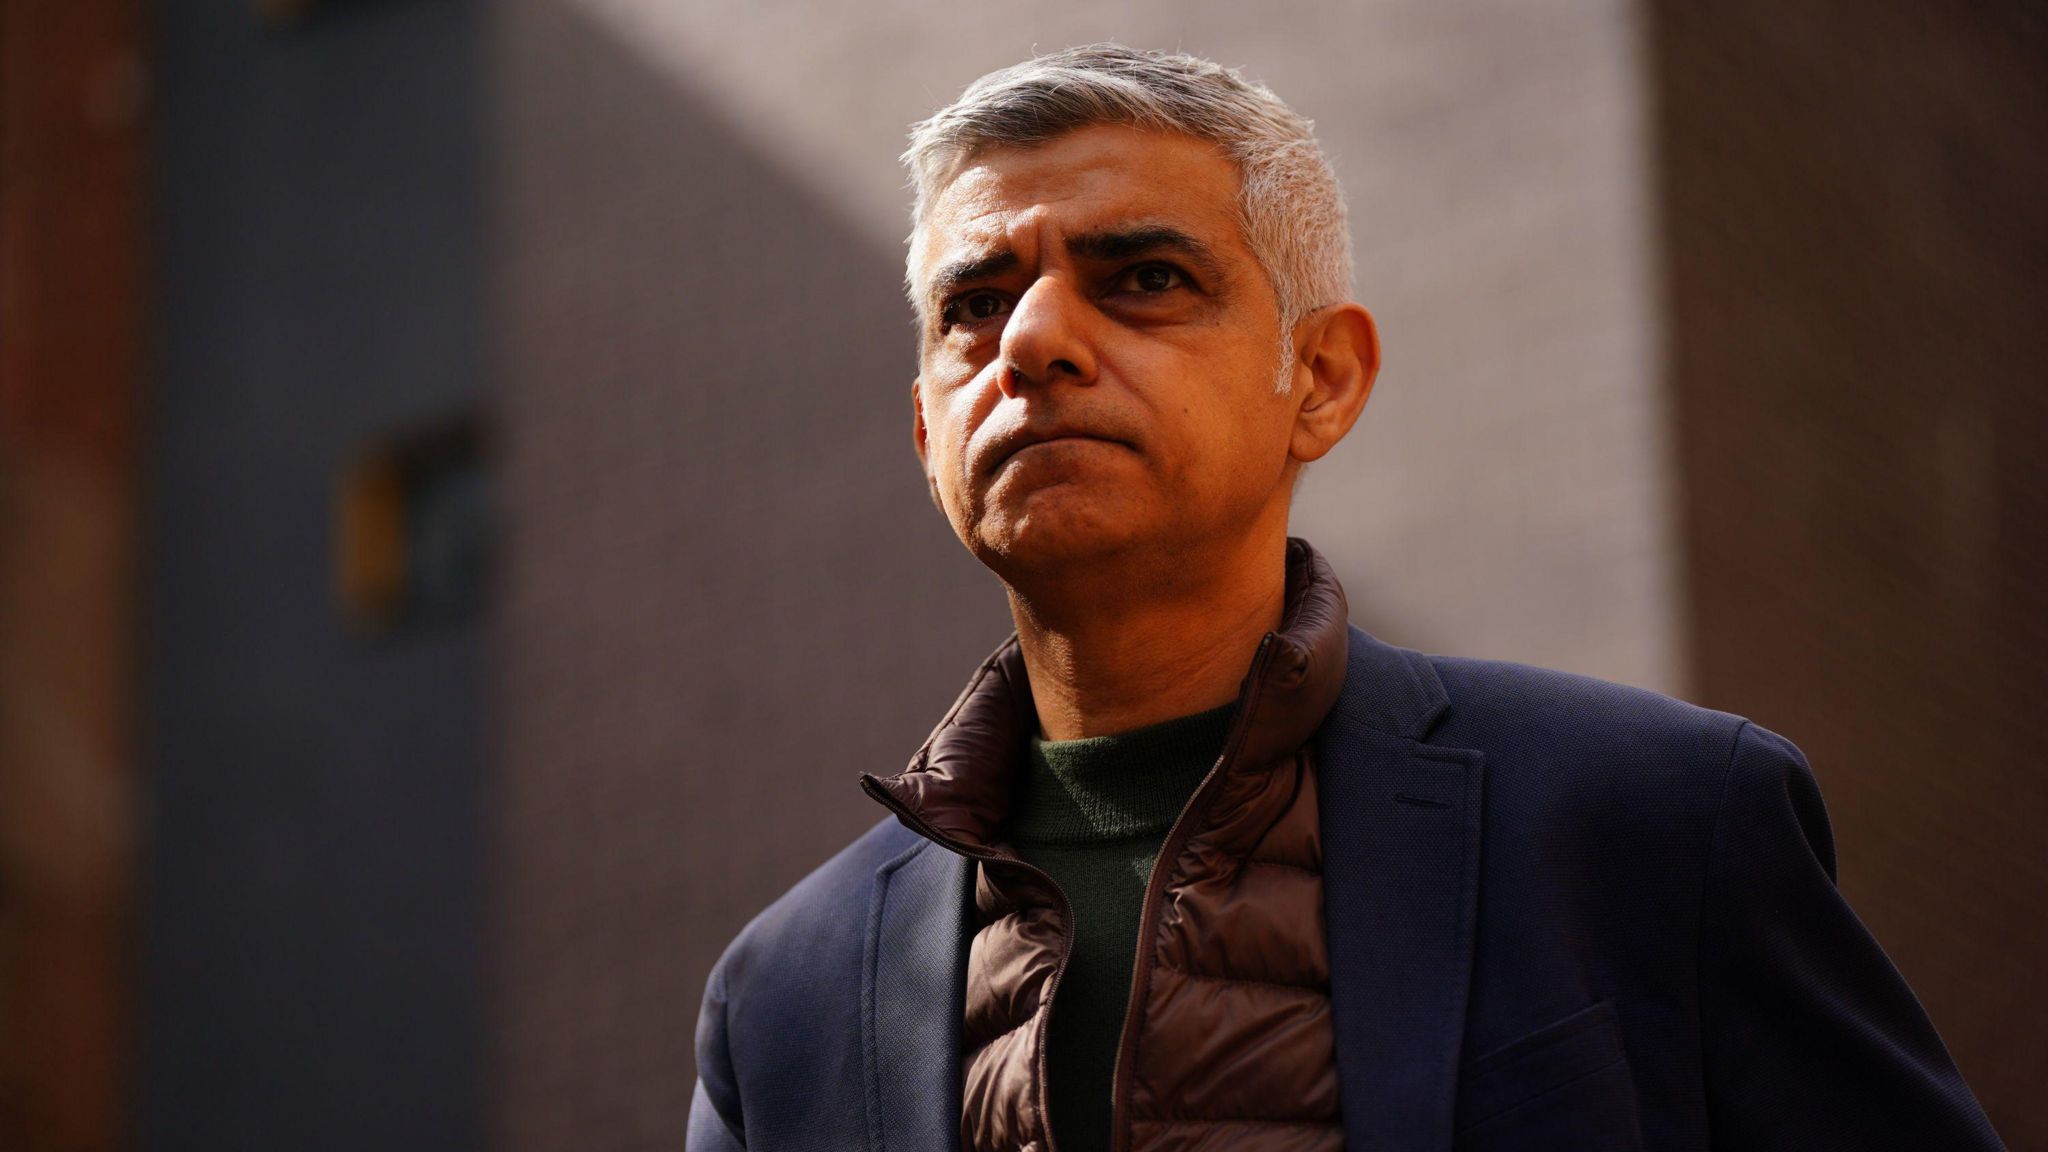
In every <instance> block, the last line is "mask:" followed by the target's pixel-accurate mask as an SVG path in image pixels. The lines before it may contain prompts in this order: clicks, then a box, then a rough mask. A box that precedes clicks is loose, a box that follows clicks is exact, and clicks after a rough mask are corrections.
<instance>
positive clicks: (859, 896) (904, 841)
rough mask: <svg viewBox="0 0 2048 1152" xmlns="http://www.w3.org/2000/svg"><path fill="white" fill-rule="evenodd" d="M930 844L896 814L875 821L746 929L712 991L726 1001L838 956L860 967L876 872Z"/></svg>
mask: <svg viewBox="0 0 2048 1152" xmlns="http://www.w3.org/2000/svg"><path fill="white" fill-rule="evenodd" d="M927 843H928V841H926V840H924V839H923V838H922V837H920V836H918V835H917V834H916V833H915V832H912V831H911V830H910V829H908V828H905V827H904V826H903V824H902V823H901V822H900V821H898V820H897V819H896V818H895V817H894V816H885V817H883V818H882V819H881V820H879V821H877V822H876V823H875V824H874V825H873V826H872V827H870V828H869V829H868V830H867V831H866V832H864V833H862V834H861V835H860V836H859V837H858V838H857V839H855V840H854V841H853V842H852V843H851V844H848V845H847V846H846V847H844V848H842V849H840V850H839V851H838V852H837V853H836V854H834V855H833V856H832V858H831V859H829V860H827V861H825V862H824V863H823V864H820V865H818V866H817V867H816V868H814V869H812V870H811V872H810V874H809V875H807V876H805V877H804V878H803V879H801V880H799V881H797V882H796V883H795V884H794V885H792V886H791V887H790V888H789V890H788V891H786V892H784V893H783V894H782V895H781V896H779V897H777V898H776V899H775V900H774V901H773V902H771V903H770V904H769V905H768V906H767V907H766V908H763V909H762V910H761V911H760V913H759V914H757V915H756V916H755V917H754V918H753V919H752V920H750V921H748V923H747V925H746V927H744V928H742V929H740V931H739V934H738V935H737V936H735V937H733V940H732V942H731V943H730V944H728V945H726V948H725V952H724V954H723V955H721V956H720V957H719V958H718V963H717V964H716V965H715V966H714V967H713V968H712V972H711V985H712V988H713V990H714V991H715V992H716V993H717V994H718V995H719V996H720V997H721V998H724V997H727V996H729V995H731V994H732V993H733V991H735V990H737V989H738V988H740V987H741V986H743V985H745V984H749V983H757V982H760V981H762V980H764V979H765V980H768V981H770V982H781V981H782V980H783V979H784V978H792V979H796V980H798V981H801V980H803V979H804V978H805V977H806V976H807V975H820V976H823V975H826V974H824V973H815V974H810V973H804V972H798V971H792V970H790V969H792V967H793V966H797V965H802V966H804V967H816V966H819V965H820V964H821V963H822V964H824V965H825V966H827V967H830V966H832V965H831V964H830V963H829V961H830V959H831V958H833V957H834V956H835V954H836V953H847V954H846V955H843V956H840V957H839V958H840V959H843V960H845V961H847V962H849V963H854V964H857V963H858V959H859V956H860V950H861V948H862V946H863V939H864V933H865V930H866V926H867V915H868V902H869V899H870V897H871V895H872V893H873V891H874V884H875V875H876V873H877V872H879V871H880V870H881V869H882V868H883V867H884V866H886V865H888V864H889V863H890V862H891V861H892V860H896V859H898V858H901V857H904V856H906V855H907V854H908V853H910V852H912V851H915V850H917V849H918V848H920V847H921V846H924V845H926V844H927ZM848 949H850V953H848V952H847V950H848Z"/></svg>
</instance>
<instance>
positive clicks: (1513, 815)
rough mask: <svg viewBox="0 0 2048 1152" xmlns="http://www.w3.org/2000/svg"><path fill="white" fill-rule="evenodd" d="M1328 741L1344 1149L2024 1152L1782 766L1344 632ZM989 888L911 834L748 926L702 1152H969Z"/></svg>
mask: <svg viewBox="0 0 2048 1152" xmlns="http://www.w3.org/2000/svg"><path fill="white" fill-rule="evenodd" d="M1316 748H1317V755H1318V761H1317V773H1316V780H1317V784H1318V787H1319V789H1320V791H1319V800H1320V805H1321V815H1322V846H1323V909H1324V917H1325V921H1324V923H1325V931H1326V933H1327V936H1328V942H1329V956H1330V980H1331V988H1330V995H1331V1002H1332V1011H1333V1013H1334V1016H1335V1025H1336V1035H1337V1066H1338V1083H1339V1086H1340V1096H1339V1098H1340V1101H1341V1105H1342V1110H1343V1119H1344V1133H1345V1146H1346V1148H1347V1149H1348V1150H1349V1152H1396V1150H1400V1152H1423V1150H1429V1152H1448V1150H1450V1149H1465V1150H1471V1152H1479V1150H1494V1149H1499V1150H1507V1149H1526V1150H1530V1152H1534V1150H1538V1149H1542V1150H1546V1152H1548V1150H1557V1152H1563V1150H1573V1152H1591V1150H1606V1149H1617V1150H1619V1149H1656V1150H1660V1152H1662V1150H1668V1152H1680V1150H1692V1149H1710V1148H1711V1149H1787V1150H1790V1149H1798V1150H1800V1152H1814V1150H1818V1149H1859V1150H1864V1149H1941V1150H1945V1152H1975V1150H1981V1149H1996V1148H1999V1147H2000V1145H1999V1142H1998V1138H1997V1136H1996V1135H1995V1134H1994V1133H1993V1132H1992V1130H1991V1126H1990V1124H1989V1122H1988V1121H1987V1120H1986V1119H1985V1117H1984V1113H1983V1111H1982V1110H1981V1109H1980V1108H1979V1107H1978V1105H1977V1102H1976V1100H1975V1099H1974V1098H1973V1097H1972V1096H1971V1094H1970V1090H1969V1087H1968V1086H1967V1085H1965V1084H1964V1082H1963V1079H1962V1077H1961V1075H1959V1074H1958V1073H1957V1071H1956V1068H1955V1065H1954V1063H1953V1062H1952V1061H1951V1060H1950V1059H1949V1055H1948V1053H1947V1051H1946V1050H1945V1049H1944V1048H1943V1046H1942V1042H1941V1039H1940V1038H1939V1037H1938V1036H1937V1035H1936V1034H1935V1030H1934V1027H1933V1025H1932V1024H1930V1023H1929V1021H1928V1019H1927V1016H1926V1013H1925V1012H1924V1011H1923V1010H1922V1009H1921V1007H1920V1004H1919V1002H1918V1001H1917V1000H1916V999H1915V998H1914V996H1913V993H1912V990H1911V989H1909V988H1908V987H1907V986H1906V982H1905V981H1904V980H1903V979H1902V978H1901V977H1900V975H1899V973H1898V971H1897V970H1896V969H1895V968H1893V967H1892V964H1891V962H1890V961H1889V960H1887V959H1886V957H1885V954H1884V952H1883V951H1882V950H1881V949H1880V948H1879V947H1878V944H1877V942H1876V941H1875V940H1874V939H1872V938H1871V936H1870V933H1869V932H1868V931H1867V930H1865V928H1864V926H1863V924H1862V923H1861V922H1860V921H1859V920H1858V919H1857V918H1856V914H1855V913H1854V912H1853V911H1851V910H1850V908H1849V905H1848V904H1847V903H1845V902H1844V901H1843V899H1842V897H1841V894H1840V893H1839V892H1838V891H1837V890H1836V887H1835V851H1834V841H1833V838H1832V835H1831V833H1830V831H1829V827H1828V819H1827V814H1826V812H1825V810H1824V809H1823V807H1822V804H1821V797H1820V792H1819V790H1818V788H1817V787H1816V786H1815V784H1814V779H1813V775H1812V772H1811V770H1810V769H1809V768H1808V767H1807V764H1806V760H1805V758H1804V757H1803V756H1802V755H1801V754H1800V752H1799V749H1798V748H1796V747H1794V746H1793V745H1792V743H1791V742H1790V741H1787V740H1786V739H1784V738H1783V737H1781V736H1778V735H1776V734H1775V733H1772V732H1770V731H1767V730H1765V729H1763V728H1760V727H1758V726H1757V725H1755V724H1752V723H1750V722H1749V721H1747V720H1744V719H1742V718H1741V717H1739V716H1731V715H1728V714H1726V713H1722V712H1713V711H1709V710H1706V709H1703V708H1697V707H1694V706H1692V705H1689V704H1685V703H1682V702H1680V701H1677V700H1673V699H1671V698H1669V697H1666V696H1661V695H1658V694H1657V693H1654V692H1648V691H1644V690H1641V689H1636V688H1628V687H1623V686H1621V685H1617V684H1610V683H1606V682H1604V681H1600V680H1594V679H1590V678H1587V677H1583V676H1574V675H1570V674H1567V673H1562V672H1555V671H1549V670H1546V669H1541V668H1533V667H1529V666H1526V665H1519V664H1510V663H1504V662H1500V661H1493V660H1474V659H1459V658H1450V657H1442V656H1426V655H1423V654H1421V653H1418V652H1413V651H1410V650H1408V649H1404V648H1397V647H1394V646H1392V645H1388V644H1385V643H1382V642H1381V641H1379V640H1377V639H1375V638H1373V637H1372V636H1370V635H1368V634H1367V633H1365V632H1363V631H1361V630H1359V629H1357V628H1352V629H1351V631H1350V654H1349V660H1348V664H1347V667H1346V671H1345V684H1344V689H1343V692H1342V695H1341V696H1340V697H1339V698H1338V701H1337V704H1336V706H1335V707H1334V708H1333V709H1332V710H1331V712H1330V715H1329V717H1328V718H1327V719H1326V720H1325V721H1324V722H1323V725H1322V727H1321V729H1320V730H1319V731H1318V733H1317V736H1316ZM973 880H974V868H973V865H972V862H971V861H969V860H967V859H965V858H963V857H960V856H957V855H955V854H953V853H952V852H950V851H948V850H946V849H945V848H942V847H940V846H938V845H936V844H934V843H932V842H930V841H927V840H925V839H923V838H922V837H920V836H918V835H917V834H916V833H914V832H911V831H910V830H908V829H906V828H904V827H903V826H901V825H900V824H898V823H897V822H896V821H895V820H894V819H893V818H891V819H888V820H885V821H883V822H882V823H880V824H878V825H876V826H875V827H874V828H873V829H871V830H870V831H869V832H868V833H867V834H866V835H864V836H862V837H861V838H860V839H859V840H857V841H855V842H854V843H853V844H852V845H851V846H850V847H848V848H847V849H845V850H844V851H842V852H841V853H839V855H837V856H835V857H833V858H832V859H831V860H830V861H828V862H827V863H826V864H824V865H823V866H822V867H820V868H819V869H818V870H817V871H816V872H814V873H812V874H811V875H810V876H809V877H808V878H806V879H805V880H803V881H802V882H801V883H799V884H798V885H797V886H796V887H795V888H793V889H791V890H790V892H789V893H788V894H787V895H785V896H783V897H782V898H781V899H780V900H778V901H776V902H775V903H774V904H773V905H771V906H770V907H769V908H768V909H767V910H766V911H764V912H762V913H761V915H760V916H759V917H757V918H756V919H755V920H754V922H753V923H751V924H749V925H748V926H747V928H746V929H745V930H744V931H743V932H741V933H740V935H739V937H738V938H737V939H735V940H734V941H733V942H732V945H731V946H730V947H729V948H727V949H726V952H725V955H724V956H723V957H722V958H721V959H720V960H719V962H718V965H717V967H716V968H715V969H713V971H712V973H711V978H710V980H709V982H708V984H707V986H706V989H705V994H704V1006H703V1012H702V1015H701V1016H700V1017H699V1021H698V1025H697V1063H698V1082H697V1087H696V1093H695V1096H694V1098H693V1100H692V1104H691V1109H690V1126H689V1142H688V1147H689V1148H690V1149H691V1152H730V1150H734V1149H741V1148H747V1149H753V1150H755V1152H782V1150H786V1149H788V1150H794V1149H869V1150H871V1152H885V1150H889V1152H908V1150H920V1149H952V1148H957V1147H958V1146H959V1129H960V1092H961V1086H960V1075H961V1055H960V1019H961V1012H962V1006H963V1003H964V997H965V974H966V962H967V946H968V942H969V940H970V939H971V937H972V935H973V928H974V925H973V917H972V908H973V897H972V886H973Z"/></svg>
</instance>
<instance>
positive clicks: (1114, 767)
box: [1010, 700, 1237, 847]
mask: <svg viewBox="0 0 2048 1152" xmlns="http://www.w3.org/2000/svg"><path fill="white" fill-rule="evenodd" d="M1236 714H1237V702H1236V701H1234V700H1233V701H1231V702H1230V703H1228V704H1224V705H1222V706H1220V707H1217V708H1211V709H1209V710H1208V711H1205V712H1197V713H1194V714H1193V715H1189V716H1179V717H1175V718H1174V719H1171V720H1165V721H1161V722H1160V723H1157V724H1149V725H1146V726H1145V727H1143V728H1136V729H1133V730H1131V731H1129V732H1120V733H1116V734H1114V735H1109V736H1088V737H1083V738H1081V739H1078V740H1045V739H1042V738H1039V737H1037V736H1033V737H1032V738H1031V740H1030V743H1029V746H1028V747H1027V749H1026V754H1025V765H1024V773H1023V776H1022V779H1021V780H1020V781H1019V787H1018V795H1017V800H1016V807H1015V812H1014V818H1013V823H1012V825H1011V829H1010V839H1011V840H1012V841H1013V842H1015V843H1016V844H1017V845H1019V846H1020V847H1030V846H1055V845H1058V846H1077V845H1086V844H1102V843H1109V842H1113V841H1118V840H1126V839H1131V838H1133V837H1138V836H1158V835H1164V834H1165V832H1166V830H1167V829H1168V828H1171V827H1172V826H1173V822H1174V819H1175V818H1176V817H1178V816H1179V815H1180V813H1181V809H1182V808H1184V807H1186V806H1187V802H1188V797H1189V796H1192V795H1193V794H1194V791H1195V789H1196V788H1197V787H1199V786H1200V785H1201V783H1202V778H1203V777H1204V776H1206V775H1208V773H1209V769H1210V768H1211V767H1213V766H1214V765H1215V763H1216V757H1217V756H1218V755H1219V754H1220V753H1221V752H1222V750H1223V741H1224V739H1225V738H1226V737H1227V736H1228V735H1229V733H1230V723H1231V720H1232V719H1233V718H1234V717H1235V716H1236Z"/></svg>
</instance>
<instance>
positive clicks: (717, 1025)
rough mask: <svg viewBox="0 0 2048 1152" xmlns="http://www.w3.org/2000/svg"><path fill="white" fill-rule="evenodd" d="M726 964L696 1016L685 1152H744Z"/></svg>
mask: <svg viewBox="0 0 2048 1152" xmlns="http://www.w3.org/2000/svg"><path fill="white" fill-rule="evenodd" d="M725 1023H726V996H725V958H723V957H721V958H720V959H719V961H718V964H717V965H716V966H715V967H713V968H712V969H711V978H710V979H709V980H707V981H705V984H704V1004H703V1007H702V1008H700V1009H699V1010H698V1013H697V1086H696V1088H695V1090H694V1091H692V1092H691V1094H690V1122H689V1128H688V1133H687V1135H686V1136H685V1137H684V1141H683V1147H684V1149H685V1150H686V1152H745V1149H746V1146H747V1137H746V1127H745V1124H744V1122H743V1118H742V1116H741V1112H740V1093H739V1081H738V1077H737V1076H736V1075H735V1074H734V1071H733V1064H732V1049H731V1047H730V1045H729V1044H728V1042H727V1041H728V1037H727V1034H726V1027H725Z"/></svg>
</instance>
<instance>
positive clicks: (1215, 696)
mask: <svg viewBox="0 0 2048 1152" xmlns="http://www.w3.org/2000/svg"><path fill="white" fill-rule="evenodd" d="M1268 535H1269V534H1264V533H1262V534H1260V535H1259V537H1258V538H1257V539H1251V540H1243V541H1235V542H1231V543H1229V544H1224V545H1215V546H1209V547H1206V548H1205V549H1204V551H1203V552H1202V553H1201V554H1200V555H1196V556H1179V557H1172V558H1168V559H1167V560H1165V561H1163V562H1160V563H1156V564H1148V565H1144V567H1145V568H1147V569H1149V571H1146V572H1134V571H1131V566H1129V565H1124V566H1117V567H1114V568H1112V567H1107V566H1092V570H1091V578H1090V579H1088V580H1087V581H1086V582H1085V587H1081V586H1076V584H1075V583H1074V582H1068V583H1066V584H1064V585H1063V586H1062V587H1060V588H1057V589H1053V590H1031V591H1025V590H1020V589H1019V588H1018V587H1017V586H1015V585H1011V586H1010V614H1011V616H1012V617H1013V618H1014V619H1015V620H1016V624H1017V643H1018V647H1019V648H1020V649H1021V650H1022V653H1023V656H1024V666H1025V669H1026V670H1027V672H1028V673H1029V675H1030V677H1031V695H1032V699H1033V702H1034V703H1035V705H1036V707H1037V710H1038V726H1039V730H1040V732H1041V733H1042V734H1043V736H1044V738H1045V739H1047V740H1074V739H1079V738H1081V737H1084V736H1106V735H1113V734H1115V733H1119V732H1128V731H1130V730H1132V729H1135V728H1142V727H1145V726H1146V725H1148V724H1157V723H1159V722H1161V721H1164V720H1171V719H1173V718H1175V717H1177V716H1186V715H1190V714H1192V713H1196V712H1203V711H1207V710H1208V709H1211V708H1217V707H1221V706H1222V705H1224V704H1228V703H1230V702H1231V701H1232V700H1234V699H1236V697H1237V693H1238V689H1239V687H1240V685H1241V684H1242V682H1243V679H1244V675H1245V670H1246V668H1247V667H1248V666H1249V665H1250V664H1251V659H1252V655H1253V653H1255V652H1256V651H1257V650H1258V647H1259V641H1260V640H1261V639H1263V638H1264V637H1265V635H1266V633H1267V632H1269V631H1272V630H1274V629H1276V628H1278V627H1279V626H1280V617H1281V611H1282V609H1283V608H1284V607H1285V604H1286V595H1287V588H1286V576H1287V574H1286V564H1287V538H1286V532H1285V529H1284V526H1283V528H1282V530H1281V531H1280V532H1278V533H1273V534H1270V538H1268Z"/></svg>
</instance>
